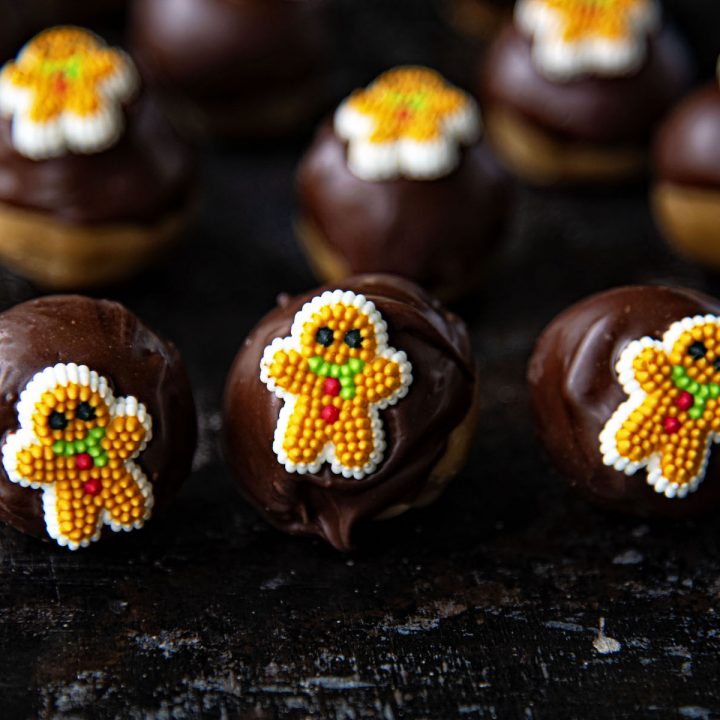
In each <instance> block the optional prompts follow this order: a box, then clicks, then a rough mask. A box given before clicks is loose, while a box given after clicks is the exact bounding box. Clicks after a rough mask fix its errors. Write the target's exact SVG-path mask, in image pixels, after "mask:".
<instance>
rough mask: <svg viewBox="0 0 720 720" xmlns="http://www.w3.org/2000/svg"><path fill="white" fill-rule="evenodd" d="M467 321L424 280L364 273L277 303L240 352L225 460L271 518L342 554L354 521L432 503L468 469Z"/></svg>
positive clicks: (228, 402)
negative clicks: (433, 295)
mask: <svg viewBox="0 0 720 720" xmlns="http://www.w3.org/2000/svg"><path fill="white" fill-rule="evenodd" d="M476 389H477V380H476V370H475V363H474V360H473V356H472V353H471V349H470V341H469V338H468V334H467V330H466V328H465V325H464V324H463V322H462V321H461V320H460V319H459V318H458V317H457V316H455V315H453V314H452V313H450V312H448V311H446V310H444V309H443V308H442V307H441V306H440V305H439V304H438V303H437V301H435V300H433V299H432V298H431V297H430V296H428V295H427V294H426V293H425V292H423V291H422V290H421V289H420V288H418V287H417V286H416V285H414V284H412V283H410V282H408V281H406V280H402V279H400V278H395V277H392V276H385V275H360V276H357V277H353V278H348V279H347V280H345V281H343V282H342V283H341V284H339V285H337V286H328V287H326V288H320V289H317V290H314V291H312V292H310V293H308V294H306V295H303V296H300V297H293V298H290V297H287V296H281V297H280V299H279V301H278V307H277V308H275V309H274V310H273V311H272V312H270V313H269V314H268V315H266V316H265V317H264V318H263V319H262V320H261V321H260V323H259V324H258V325H257V326H256V328H255V329H254V330H253V331H252V332H251V334H250V336H249V337H248V338H247V340H246V341H245V343H244V344H243V346H242V348H241V349H240V352H239V353H238V355H237V357H236V358H235V362H234V363H233V366H232V369H231V370H230V374H229V376H228V380H227V385H226V388H225V395H224V439H225V451H226V456H227V459H228V462H229V464H230V466H231V468H232V470H233V473H234V475H235V479H236V480H237V483H238V486H239V489H240V491H241V492H242V494H243V495H244V496H245V497H246V498H247V499H248V500H249V501H250V502H251V503H252V504H253V505H254V506H255V507H256V509H257V510H258V511H259V512H260V513H261V514H262V515H263V516H264V517H265V518H266V519H267V520H268V521H269V522H271V523H272V524H273V525H275V526H276V527H278V528H279V529H281V530H283V531H285V532H288V533H291V534H293V535H317V536H319V537H321V538H324V539H325V540H327V541H328V542H329V543H330V544H332V545H333V546H335V547H336V548H337V549H339V550H348V549H350V548H351V546H352V533H353V529H354V528H355V526H356V525H357V524H358V523H361V522H365V521H367V520H371V519H380V518H387V517H392V516H394V515H398V514H400V513H401V512H404V511H405V510H407V509H409V508H411V507H416V506H424V505H426V504H428V503H429V502H431V501H432V500H434V499H435V498H436V497H437V496H438V495H439V494H440V492H441V491H442V489H443V488H444V487H445V485H446V484H447V482H448V481H449V480H450V479H451V478H452V477H453V476H455V475H456V474H457V473H458V472H459V470H460V468H461V467H462V465H463V463H464V461H465V459H466V456H467V453H468V451H469V446H470V441H471V438H472V435H473V431H474V426H475V417H476V411H477V400H476Z"/></svg>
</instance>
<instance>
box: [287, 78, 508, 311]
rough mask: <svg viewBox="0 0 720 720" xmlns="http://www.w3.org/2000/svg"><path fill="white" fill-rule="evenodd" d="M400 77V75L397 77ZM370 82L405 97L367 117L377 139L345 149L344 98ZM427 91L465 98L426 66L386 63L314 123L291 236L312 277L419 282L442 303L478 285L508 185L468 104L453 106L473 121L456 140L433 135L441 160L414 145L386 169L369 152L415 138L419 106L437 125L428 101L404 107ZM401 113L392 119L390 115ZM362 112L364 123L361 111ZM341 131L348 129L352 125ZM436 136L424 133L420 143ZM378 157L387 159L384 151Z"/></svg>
mask: <svg viewBox="0 0 720 720" xmlns="http://www.w3.org/2000/svg"><path fill="white" fill-rule="evenodd" d="M403 73H404V74H405V77H403V78H402V79H401V80H397V79H396V78H397V77H398V76H399V75H400V74H403ZM413 75H416V76H417V77H418V78H419V79H418V80H414V79H413ZM401 84H402V85H401ZM380 85H387V86H388V87H390V86H391V85H392V86H394V87H402V90H400V91H399V92H398V94H400V93H402V94H403V95H404V98H405V101H406V102H400V103H398V104H397V107H398V108H399V109H395V110H392V108H383V109H385V110H387V111H388V112H387V113H385V114H384V115H383V116H381V117H378V118H376V119H375V120H374V121H372V122H374V127H375V128H376V131H375V132H376V134H380V135H382V136H383V137H382V141H381V142H377V143H375V142H374V141H373V139H372V137H371V138H369V139H365V138H357V140H358V142H357V145H355V140H356V138H354V137H352V138H351V139H350V140H348V138H347V137H346V136H344V135H342V134H341V132H342V131H343V127H344V125H345V121H344V120H343V118H344V115H343V113H345V112H346V110H347V109H348V108H352V104H353V102H355V100H354V98H356V97H358V96H360V95H362V94H363V93H364V94H365V96H367V97H369V96H370V94H371V93H376V92H378V90H377V88H378V86H380ZM428 89H429V91H430V92H433V91H434V90H435V89H439V91H440V92H443V91H446V90H447V91H449V92H452V93H457V95H456V97H457V98H463V97H465V98H467V96H465V95H464V93H461V91H458V90H457V89H455V88H452V86H450V85H448V84H446V83H445V82H444V80H443V79H442V78H441V77H440V76H439V75H437V74H436V73H433V72H432V71H430V70H428V69H425V68H413V67H404V68H402V67H401V68H395V69H393V70H391V71H388V72H387V73H385V74H384V75H381V76H380V77H379V78H378V79H377V80H376V81H375V82H374V83H373V84H371V85H370V86H369V87H368V88H367V89H366V90H363V91H357V92H356V93H354V94H353V95H351V96H350V98H349V99H348V100H346V101H345V102H344V103H343V104H342V105H341V106H340V108H339V109H338V111H337V112H336V114H335V118H334V121H333V122H330V121H327V122H325V123H324V124H323V125H322V126H321V127H320V128H319V130H318V132H317V134H316V136H315V139H314V141H313V143H312V145H311V146H310V148H309V150H308V151H307V153H306V154H305V156H304V158H303V159H302V161H301V163H300V166H299V168H298V175H297V192H298V205H299V210H298V214H299V218H298V235H299V238H300V240H301V244H302V247H303V249H304V251H305V254H306V256H307V258H308V260H309V262H310V264H311V266H312V267H313V269H314V270H315V274H316V275H317V276H318V277H319V278H320V279H322V280H324V281H326V282H338V281H340V280H341V279H342V278H343V277H347V276H348V275H352V274H353V273H366V272H383V273H392V274H395V275H400V276H402V277H406V278H408V279H410V280H412V281H414V282H417V283H419V284H420V285H422V286H423V287H424V288H425V289H427V290H428V291H430V292H432V293H433V294H435V295H437V296H438V297H440V298H442V299H443V300H445V301H453V300H457V299H458V298H459V297H461V296H462V295H465V294H467V293H469V292H471V291H472V290H475V289H477V288H478V287H479V286H480V285H481V284H482V281H483V279H484V278H485V276H486V274H487V270H488V265H489V261H490V256H491V255H492V253H493V251H494V250H495V249H496V248H497V246H498V245H499V244H500V242H501V240H502V237H503V233H504V230H505V227H506V225H507V220H508V214H509V207H510V204H511V200H512V188H511V182H510V178H509V176H508V175H507V173H506V172H505V171H504V170H503V169H502V168H501V167H500V165H499V163H498V162H497V161H496V160H495V158H494V156H493V154H492V151H491V150H490V149H489V147H488V145H487V143H485V142H484V140H483V138H482V136H481V124H482V121H481V119H480V115H479V112H478V111H477V107H476V106H475V105H474V102H473V101H471V100H470V99H469V98H467V99H466V102H467V107H466V108H465V110H463V111H462V112H464V113H466V117H469V116H471V115H472V116H473V117H474V119H473V123H474V125H475V128H474V129H473V131H472V133H468V134H467V136H466V137H464V138H462V140H460V141H459V142H458V141H456V139H455V138H453V137H442V138H441V139H442V140H443V141H449V142H448V145H449V146H450V147H451V148H452V152H451V151H450V150H446V151H445V152H447V157H449V158H451V159H449V160H447V162H446V163H445V164H444V165H442V162H443V160H445V158H446V156H445V155H440V156H439V157H435V156H430V155H428V157H427V159H426V158H425V157H424V155H423V154H422V153H423V152H424V151H423V150H422V146H423V143H422V142H417V143H416V145H415V147H416V148H420V152H419V160H418V165H417V167H414V166H412V165H411V166H410V167H404V166H403V165H402V163H401V162H397V165H398V167H392V166H391V165H392V163H390V164H389V165H388V164H386V159H385V158H384V157H381V158H380V159H379V160H376V153H377V154H379V153H382V152H384V151H383V149H382V147H381V146H383V145H391V144H392V143H395V145H396V147H403V143H407V144H408V145H409V144H410V143H413V142H415V140H414V139H413V138H412V132H413V128H412V125H411V124H412V123H413V122H414V120H415V119H416V118H417V119H418V121H419V122H422V121H423V118H422V113H423V112H425V111H426V108H427V122H428V123H433V122H437V117H436V116H434V115H433V114H432V113H433V112H434V110H435V109H434V108H432V103H431V102H429V103H426V108H424V107H422V106H420V109H419V110H416V109H415V108H416V107H417V103H415V105H414V104H413V103H414V95H415V94H417V95H418V96H419V95H420V94H421V92H428ZM428 94H429V93H428ZM385 97H387V96H385ZM382 102H383V100H382V96H381V97H380V101H379V102H378V103H377V104H376V107H377V105H380V106H381V107H382ZM372 109H373V108H372V106H369V110H372ZM391 110H392V112H391ZM403 113H404V116H403V117H402V118H400V119H399V121H398V118H397V117H396V116H397V115H398V114H403ZM365 117H366V118H367V120H368V122H367V126H368V127H370V128H372V127H373V125H372V124H371V122H370V120H369V114H368V115H366V116H365ZM408 118H409V120H408ZM396 121H397V122H396ZM361 122H363V121H362V120H360V119H359V118H357V117H356V118H353V119H352V120H351V123H355V124H357V126H360V127H361V125H360V123H361ZM403 123H408V124H407V125H403ZM450 124H451V123H450V122H449V121H448V122H447V123H446V126H449V125H450ZM398 128H399V130H398ZM403 128H407V131H406V134H407V137H404V136H403V134H402V133H403ZM348 132H350V133H351V134H353V133H355V132H356V129H355V126H354V125H351V127H350V129H349V131H348ZM392 133H395V135H393V136H392V137H390V138H388V137H386V135H387V134H392ZM441 134H442V133H441ZM436 141H437V140H436V138H432V139H431V141H430V142H428V143H427V145H431V144H432V143H433V142H436ZM456 143H457V147H453V145H455V144H456ZM373 145H376V146H378V147H379V149H373ZM404 147H407V145H405V146H404ZM402 152H403V151H402V150H400V151H398V156H400V155H401V154H402ZM387 154H388V156H389V157H390V158H392V157H393V156H392V154H391V151H388V152H387ZM366 157H367V158H368V159H367V160H366V159H364V158H366ZM440 157H441V158H442V160H441V159H440ZM435 162H437V163H438V165H437V167H435V166H434V163H435ZM373 163H375V164H376V165H377V167H375V166H374V165H373ZM410 163H412V157H411V158H410ZM366 165H367V166H369V167H366Z"/></svg>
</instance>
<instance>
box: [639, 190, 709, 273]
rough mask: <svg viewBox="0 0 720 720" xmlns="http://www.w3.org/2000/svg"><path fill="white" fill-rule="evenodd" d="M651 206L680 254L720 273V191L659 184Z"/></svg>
mask: <svg viewBox="0 0 720 720" xmlns="http://www.w3.org/2000/svg"><path fill="white" fill-rule="evenodd" d="M652 205H653V210H654V212H655V217H656V218H657V220H658V222H659V224H660V226H661V227H662V228H663V230H664V232H665V234H666V236H667V237H668V239H669V240H670V242H671V243H672V245H673V246H674V247H675V248H676V249H677V250H678V251H679V252H681V253H682V254H683V255H686V256H687V257H689V258H691V259H693V260H696V261H698V262H701V263H703V264H705V265H708V266H710V267H712V268H714V269H716V270H720V191H717V190H708V189H706V188H698V187H684V186H682V185H677V184H675V183H669V182H665V183H659V184H658V185H657V186H656V187H655V188H654V189H653V191H652Z"/></svg>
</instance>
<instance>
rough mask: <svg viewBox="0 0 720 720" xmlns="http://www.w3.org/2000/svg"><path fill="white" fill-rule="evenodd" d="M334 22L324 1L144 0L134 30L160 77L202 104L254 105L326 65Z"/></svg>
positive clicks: (148, 66) (146, 63) (148, 69)
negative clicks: (238, 101) (243, 101)
mask: <svg viewBox="0 0 720 720" xmlns="http://www.w3.org/2000/svg"><path fill="white" fill-rule="evenodd" d="M327 20H328V19H327V17H326V3H325V2H324V0H144V1H143V2H137V3H135V6H134V8H133V19H132V29H133V41H134V49H135V50H136V53H137V57H138V61H139V63H140V65H141V68H142V70H143V72H144V74H145V75H146V76H147V77H148V79H150V80H151V81H152V82H154V83H157V84H158V85H160V86H163V87H165V88H166V89H168V90H170V91H176V92H178V93H181V94H184V95H187V96H188V97H190V98H192V99H194V100H196V101H199V102H203V101H207V102H212V101H213V100H214V99H218V98H220V99H224V98H225V99H231V98H236V97H238V96H240V97H242V96H243V95H245V94H248V95H250V96H251V97H250V99H249V102H251V101H252V98H253V97H257V96H259V95H260V96H261V95H263V94H265V93H268V92H270V93H271V92H276V91H278V90H279V89H282V88H288V87H291V86H292V84H293V83H295V82H297V81H298V80H300V79H303V78H306V77H308V76H310V75H313V74H315V73H318V72H319V71H320V70H321V69H322V68H323V66H324V63H325V61H326V59H327V50H328V45H329V36H330V28H329V27H328V22H327ZM247 110H248V111H251V110H252V107H251V105H250V106H248V108H247Z"/></svg>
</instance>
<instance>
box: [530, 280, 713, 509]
mask: <svg viewBox="0 0 720 720" xmlns="http://www.w3.org/2000/svg"><path fill="white" fill-rule="evenodd" d="M716 338H719V340H718V342H717V343H716ZM717 357H720V301H718V300H715V299H714V298H711V297H708V296H707V295H703V294H702V293H699V292H696V291H694V290H686V289H682V288H671V287H660V286H657V287H656V286H630V287H623V288H618V289H615V290H609V291H606V292H603V293H600V294H598V295H593V296H591V297H589V298H587V299H585V300H583V301H581V302H579V303H577V304H576V305H573V306H572V307H570V308H568V309H567V310H565V311H564V312H563V313H561V314H560V315H559V316H558V317H557V318H555V319H554V320H553V321H552V322H551V323H550V325H549V326H548V327H547V328H546V329H545V331H544V332H543V333H542V335H541V337H540V339H539V340H538V343H537V345H536V347H535V350H534V352H533V355H532V357H531V359H530V364H529V368H528V382H529V386H530V394H531V399H532V404H533V407H534V411H535V415H536V419H537V430H538V434H539V436H540V439H541V440H542V442H543V444H544V446H545V449H546V450H547V453H548V455H549V456H550V459H551V460H552V462H553V463H554V464H555V465H556V466H557V468H558V469H559V470H560V472H561V473H562V474H563V475H565V476H566V477H567V478H568V480H569V482H570V484H571V485H572V486H573V487H574V488H576V489H577V490H579V491H580V492H581V493H582V494H584V495H585V496H586V497H588V498H589V499H591V500H593V501H595V502H597V503H598V504H601V505H603V506H606V507H608V508H612V509H616V510H620V511H623V512H628V513H634V514H638V515H691V514H695V513H699V512H702V511H705V510H709V509H710V508H712V507H714V506H715V505H716V504H717V503H718V500H720V453H718V451H717V450H716V449H713V442H714V441H715V438H716V432H717V429H720V403H718V400H717V398H718V397H720V384H719V383H720V371H718V370H716V366H717V367H718V368H720V360H719V361H717V362H716V358H717ZM708 458H709V460H708ZM705 463H707V464H705Z"/></svg>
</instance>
